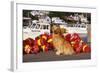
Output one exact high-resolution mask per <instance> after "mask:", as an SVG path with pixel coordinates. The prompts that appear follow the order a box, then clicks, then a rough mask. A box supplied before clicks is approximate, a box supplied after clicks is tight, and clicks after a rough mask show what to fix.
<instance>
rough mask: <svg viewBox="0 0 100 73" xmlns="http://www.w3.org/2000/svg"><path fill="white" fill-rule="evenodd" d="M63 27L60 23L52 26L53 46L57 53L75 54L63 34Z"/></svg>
mask: <svg viewBox="0 0 100 73" xmlns="http://www.w3.org/2000/svg"><path fill="white" fill-rule="evenodd" d="M62 33H63V32H62V31H61V28H60V27H59V26H58V25H53V26H52V37H53V46H54V48H55V49H56V54H57V55H72V54H74V50H73V47H72V46H71V44H70V43H69V42H67V41H66V40H65V38H64V37H63V36H62Z"/></svg>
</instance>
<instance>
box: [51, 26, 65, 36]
mask: <svg viewBox="0 0 100 73" xmlns="http://www.w3.org/2000/svg"><path fill="white" fill-rule="evenodd" d="M51 30H52V33H54V34H63V33H66V29H65V28H60V26H59V25H52V27H51Z"/></svg>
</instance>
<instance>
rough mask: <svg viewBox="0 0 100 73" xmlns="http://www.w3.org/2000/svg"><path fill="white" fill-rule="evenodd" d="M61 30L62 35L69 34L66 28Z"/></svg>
mask: <svg viewBox="0 0 100 73" xmlns="http://www.w3.org/2000/svg"><path fill="white" fill-rule="evenodd" d="M60 30H61V33H62V34H64V33H67V32H68V30H66V29H65V28H60Z"/></svg>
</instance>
